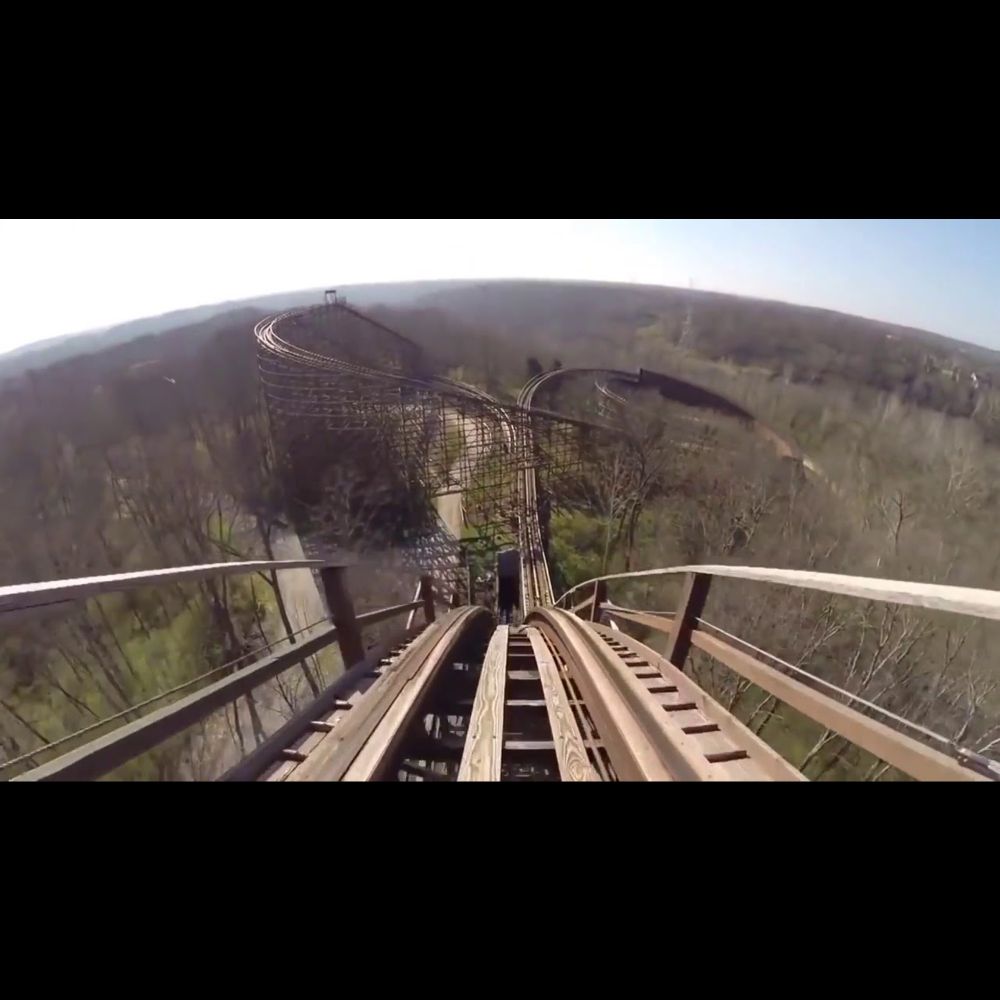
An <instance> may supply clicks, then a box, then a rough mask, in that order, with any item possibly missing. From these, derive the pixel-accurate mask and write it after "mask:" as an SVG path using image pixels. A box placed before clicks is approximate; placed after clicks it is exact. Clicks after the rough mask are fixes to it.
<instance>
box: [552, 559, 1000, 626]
mask: <svg viewBox="0 0 1000 1000" xmlns="http://www.w3.org/2000/svg"><path fill="white" fill-rule="evenodd" d="M680 573H698V574H702V575H705V576H715V577H718V576H725V577H732V578H734V579H737V580H746V581H748V582H757V583H777V584H781V585H783V586H786V587H801V588H804V589H806V590H821V591H823V592H824V593H827V594H843V595H845V596H847V597H860V598H862V599H863V600H869V601H886V602H888V603H890V604H908V605H912V606H913V607H918V608H931V609H934V610H936V611H953V612H955V613H956V614H960V615H974V616H976V617H979V618H995V619H998V620H1000V591H997V590H983V589H981V588H979V587H952V586H948V585H946V584H940V583H917V582H914V581H910V580H883V579H880V578H878V577H869V576H845V575H843V574H841V573H814V572H811V571H807V570H797V569H767V568H764V567H757V566H714V565H706V566H668V567H664V568H663V569H647V570H638V571H635V572H632V573H613V574H611V575H609V576H606V577H601V578H600V579H604V580H626V579H627V580H635V579H640V578H642V577H652V576H671V575H677V574H680ZM593 585H594V580H585V581H584V582H583V583H580V584H577V586H575V587H573V589H572V590H568V591H567V592H566V593H565V594H563V595H562V597H560V598H559V601H560V602H562V600H563V599H564V598H566V597H568V596H569V595H570V594H573V593H575V592H576V591H577V590H580V589H581V588H584V587H591V588H592V587H593Z"/></svg>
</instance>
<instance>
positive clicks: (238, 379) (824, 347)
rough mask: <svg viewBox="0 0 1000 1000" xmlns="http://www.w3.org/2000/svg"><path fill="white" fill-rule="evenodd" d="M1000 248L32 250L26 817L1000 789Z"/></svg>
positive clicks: (262, 238)
mask: <svg viewBox="0 0 1000 1000" xmlns="http://www.w3.org/2000/svg"><path fill="white" fill-rule="evenodd" d="M998 238H1000V230H998V228H997V223H996V221H995V220H773V219H772V220H753V219H744V220H719V219H717V220H113V221H110V222H105V221H94V220H70V221H65V220H63V221H60V220H45V221H41V222H34V221H30V220H15V221H13V222H9V221H5V222H2V223H0V278H2V279H3V280H4V285H3V287H2V288H0V292H2V294H3V299H4V305H5V306H6V307H7V308H6V312H5V318H6V320H7V323H6V324H5V327H4V331H5V333H4V334H3V336H6V337H7V343H6V344H5V345H3V344H0V348H2V347H4V346H6V347H7V348H9V349H8V350H7V352H6V353H0V490H2V492H3V501H4V517H3V518H2V519H0V784H2V783H4V782H6V781H16V782H24V781H28V782H34V781H67V780H70V781H91V780H112V781H161V782H162V781H196V782H207V781H225V782H234V781H239V782H254V783H276V782H317V781H321V782H326V783H339V782H342V781H346V782H356V781H364V782H381V783H399V782H403V781H405V782H417V783H426V782H455V783H458V784H464V783H467V782H473V781H486V782H507V783H521V782H556V781H570V782H577V781H582V782H590V783H593V782H608V783H619V782H636V781H654V782H661V783H663V784H664V785H665V786H666V787H665V788H664V789H663V790H662V792H660V793H658V794H663V795H666V796H668V797H669V795H670V794H671V786H672V785H673V783H675V782H678V781H708V782H722V783H729V782H762V781H777V782H781V783H786V784H793V783H798V782H802V781H817V782H826V781H850V782H868V783H885V782H908V781H931V782H936V781H949V782H963V783H967V782H973V783H988V782H1000V669H998V667H997V665H996V658H995V655H994V650H995V648H996V645H997V642H998V640H1000V558H998V556H997V553H996V551H995V547H994V546H992V545H991V544H990V540H991V539H992V538H993V537H994V535H995V525H996V519H997V516H998V513H1000V490H998V489H997V486H996V484H997V483H998V482H1000V353H998V351H997V350H996V349H995V348H996V347H998V346H1000V343H997V331H996V329H995V321H996V317H997V308H996V307H997V305H998V295H1000V292H998V290H997V288H996V287H995V284H994V282H993V274H994V272H995V270H996V264H997V263H998V258H1000V239H998ZM510 275H517V277H510ZM67 330H69V331H74V330H75V331H78V332H69V333H67V332H66V331H67ZM334 794H336V793H334ZM723 794H724V793H723Z"/></svg>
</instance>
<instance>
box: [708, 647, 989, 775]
mask: <svg viewBox="0 0 1000 1000" xmlns="http://www.w3.org/2000/svg"><path fill="white" fill-rule="evenodd" d="M691 641H692V643H693V645H695V646H696V647H697V648H698V649H701V650H703V651H704V652H706V653H708V655H709V656H711V657H713V658H714V659H716V660H718V661H719V662H720V663H723V664H725V665H726V666H727V667H729V668H730V669H731V670H735V671H736V673H738V674H740V675H741V676H742V677H745V678H746V679H747V680H748V681H751V682H753V683H754V684H756V685H757V687H759V688H761V689H762V690H764V691H766V692H767V693H768V694H772V695H774V696H775V698H778V699H779V700H780V701H783V702H784V703H785V704H786V705H789V706H791V707H792V708H794V709H795V710H796V711H799V712H801V713H802V714H803V715H806V716H808V717H809V718H810V719H812V720H813V721H815V722H818V723H819V724H820V725H821V726H824V727H825V728H827V729H830V730H832V731H833V732H835V733H838V734H839V735H841V736H843V737H844V738H845V739H847V740H848V741H850V742H851V743H853V744H854V745H855V746H859V747H861V748H862V749H863V750H867V751H868V752H869V753H870V754H872V755H874V756H875V757H878V758H879V760H883V761H885V762H886V763H887V764H891V765H892V766H893V767H895V768H898V769H899V770H900V771H902V772H903V773H904V774H908V775H910V777H912V778H917V779H919V780H920V781H987V780H988V779H987V778H984V777H981V776H980V775H978V774H976V773H975V772H973V771H970V770H969V769H968V768H965V767H963V766H962V765H961V764H959V763H958V762H957V761H955V760H953V759H952V758H951V757H948V756H946V755H945V754H943V753H941V752H939V751H938V750H933V749H932V748H931V747H928V746H925V745H924V744H923V743H919V742H917V740H915V739H913V738H912V737H910V736H906V735H905V734H903V733H900V732H897V731H896V730H895V729H890V728H889V727H888V726H887V725H885V724H884V723H881V722H878V721H877V720H875V719H872V718H870V717H869V716H867V715H862V714H861V713H860V712H858V711H856V710H855V709H853V708H849V707H848V706H847V705H841V704H840V702H838V701H835V700H834V699H833V698H831V697H829V696H828V695H824V694H821V693H820V692H818V691H814V690H813V689H812V688H810V687H807V686H806V685H805V684H803V683H802V682H801V681H798V680H795V678H794V677H789V676H787V675H786V674H783V673H781V671H780V670H776V669H775V668H774V667H770V666H768V665H767V664H766V663H762V662H761V661H760V660H758V659H755V658H754V657H752V656H751V655H750V654H749V653H744V652H743V651H742V650H739V649H736V648H734V647H733V646H730V645H729V644H728V643H726V642H723V641H722V640H721V639H718V638H716V637H715V636H714V635H711V634H710V633H708V632H706V631H704V630H703V629H696V630H695V631H694V632H693V633H692V636H691Z"/></svg>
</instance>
